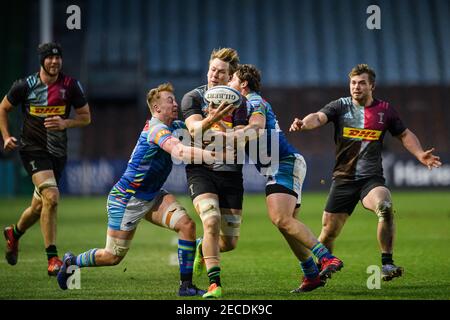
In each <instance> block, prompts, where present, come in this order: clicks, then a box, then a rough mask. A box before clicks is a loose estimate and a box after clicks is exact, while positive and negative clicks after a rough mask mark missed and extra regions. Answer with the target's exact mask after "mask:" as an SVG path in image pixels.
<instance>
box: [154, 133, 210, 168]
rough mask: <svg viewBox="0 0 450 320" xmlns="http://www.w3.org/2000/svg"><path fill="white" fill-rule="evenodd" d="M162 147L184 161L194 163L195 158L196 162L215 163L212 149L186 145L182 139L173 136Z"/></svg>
mask: <svg viewBox="0 0 450 320" xmlns="http://www.w3.org/2000/svg"><path fill="white" fill-rule="evenodd" d="M161 148H162V149H163V150H164V151H166V152H167V153H169V154H170V155H171V156H172V157H174V158H175V159H177V160H181V161H183V162H184V163H194V160H195V162H196V163H197V162H198V163H202V162H208V163H213V162H214V159H215V156H216V155H215V153H214V152H212V151H208V150H202V149H200V148H196V147H190V146H185V145H184V144H183V143H182V142H181V141H180V140H178V139H177V138H175V137H173V136H172V137H171V138H169V139H168V140H167V141H166V142H164V144H163V145H162V147H161Z"/></svg>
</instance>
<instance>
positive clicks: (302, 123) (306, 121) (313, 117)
mask: <svg viewBox="0 0 450 320" xmlns="http://www.w3.org/2000/svg"><path fill="white" fill-rule="evenodd" d="M327 122H328V117H327V115H326V114H325V113H323V112H316V113H310V114H308V115H307V116H306V117H304V118H303V119H302V120H300V119H299V118H295V119H294V121H293V122H292V124H291V127H290V128H289V131H303V130H313V129H316V128H319V127H321V126H323V125H324V124H326V123H327Z"/></svg>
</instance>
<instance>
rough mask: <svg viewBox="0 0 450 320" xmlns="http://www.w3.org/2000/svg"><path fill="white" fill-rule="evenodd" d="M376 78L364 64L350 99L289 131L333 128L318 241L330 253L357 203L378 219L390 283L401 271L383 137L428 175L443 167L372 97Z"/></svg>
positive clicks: (352, 81) (356, 70)
mask: <svg viewBox="0 0 450 320" xmlns="http://www.w3.org/2000/svg"><path fill="white" fill-rule="evenodd" d="M375 77H376V75H375V72H374V70H372V69H371V68H370V67H369V66H368V65H367V64H358V65H357V66H355V67H354V68H353V69H352V70H351V72H350V73H349V78H350V83H349V87H350V95H351V96H350V97H344V98H340V99H338V100H335V101H332V102H330V103H329V104H327V105H326V106H325V107H323V108H322V109H321V110H319V111H318V112H316V113H311V114H309V115H307V116H306V117H305V118H303V119H302V120H300V119H298V118H296V119H295V120H294V122H293V123H292V125H291V127H290V131H303V130H313V129H316V128H319V127H321V126H323V125H325V124H327V123H329V122H333V124H334V129H335V138H334V139H335V143H336V163H335V166H334V171H333V182H332V184H331V187H330V193H329V195H328V200H327V204H326V206H325V210H324V212H323V216H322V231H321V233H320V236H319V240H320V242H322V243H323V244H324V245H325V246H326V247H327V248H328V249H329V250H330V251H332V250H333V247H334V241H335V240H336V238H337V237H338V235H339V234H340V232H341V230H342V227H343V226H344V224H345V222H346V221H347V219H348V217H350V215H351V214H352V212H353V210H354V208H355V206H356V205H357V203H358V202H359V201H361V203H362V205H363V207H364V208H366V209H368V210H370V211H372V212H374V213H375V214H376V215H377V217H378V229H377V239H378V243H379V247H380V249H381V264H382V279H383V280H385V281H389V280H392V279H393V278H396V277H400V276H401V275H402V273H403V268H402V267H400V266H396V265H395V264H394V260H393V248H394V236H395V224H394V209H393V204H392V199H391V193H390V191H389V188H388V187H387V186H386V184H385V179H384V177H383V168H382V159H381V152H382V147H383V139H384V136H385V134H386V132H387V131H389V132H390V134H391V135H392V136H394V137H396V138H398V139H399V140H400V142H401V143H402V145H403V146H404V147H405V148H406V150H408V151H409V152H410V153H411V154H413V155H414V156H415V157H416V158H417V160H419V162H420V163H422V164H423V165H425V166H427V167H428V168H429V169H432V168H438V167H440V166H441V162H440V161H439V157H437V156H435V155H434V154H433V151H434V148H431V149H429V150H426V151H424V150H423V149H422V146H421V144H420V142H419V139H418V138H417V136H416V135H415V134H414V133H413V132H412V131H411V130H409V129H408V128H407V127H406V126H405V125H404V124H403V122H402V120H401V119H400V117H399V115H398V113H397V111H396V109H394V107H393V106H391V105H390V104H389V103H388V102H385V101H382V100H379V99H376V98H374V97H373V92H374V90H375Z"/></svg>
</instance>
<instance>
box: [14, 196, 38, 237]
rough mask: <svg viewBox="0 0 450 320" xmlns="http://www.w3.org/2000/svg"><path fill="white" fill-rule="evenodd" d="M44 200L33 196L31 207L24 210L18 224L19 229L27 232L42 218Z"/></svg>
mask: <svg viewBox="0 0 450 320" xmlns="http://www.w3.org/2000/svg"><path fill="white" fill-rule="evenodd" d="M41 210H42V200H41V199H38V198H37V197H36V196H33V197H32V199H31V205H30V206H29V207H28V208H26V209H25V210H24V212H23V213H22V215H21V216H20V218H19V221H18V222H17V224H16V225H17V228H18V229H19V230H20V231H22V232H25V231H26V230H28V229H29V228H30V227H31V226H33V225H34V224H35V223H36V222H37V221H39V219H40V217H41Z"/></svg>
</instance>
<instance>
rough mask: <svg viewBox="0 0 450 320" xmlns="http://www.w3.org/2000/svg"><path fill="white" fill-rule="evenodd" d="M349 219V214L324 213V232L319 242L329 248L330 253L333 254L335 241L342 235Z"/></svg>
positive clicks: (321, 233)
mask: <svg viewBox="0 0 450 320" xmlns="http://www.w3.org/2000/svg"><path fill="white" fill-rule="evenodd" d="M347 218H348V214H347V213H330V212H327V211H324V212H323V215H322V230H321V231H320V235H319V241H320V242H321V243H323V245H324V246H325V247H327V248H328V250H329V251H330V252H333V249H334V241H335V240H336V238H337V237H338V236H339V234H340V233H341V230H342V228H343V227H344V224H345V222H346V221H347Z"/></svg>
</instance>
